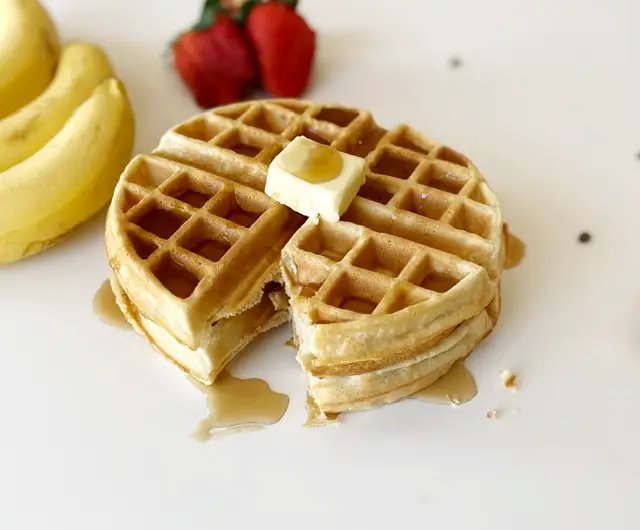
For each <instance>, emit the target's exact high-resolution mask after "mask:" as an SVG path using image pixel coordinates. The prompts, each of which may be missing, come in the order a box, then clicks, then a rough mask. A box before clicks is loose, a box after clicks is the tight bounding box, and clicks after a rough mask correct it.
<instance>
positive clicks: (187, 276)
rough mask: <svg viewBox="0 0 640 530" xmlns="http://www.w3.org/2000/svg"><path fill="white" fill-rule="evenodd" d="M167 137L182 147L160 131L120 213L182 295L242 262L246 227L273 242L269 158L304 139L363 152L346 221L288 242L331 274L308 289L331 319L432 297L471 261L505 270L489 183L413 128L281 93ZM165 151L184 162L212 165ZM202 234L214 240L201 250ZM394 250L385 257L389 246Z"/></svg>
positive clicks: (143, 253)
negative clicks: (354, 228)
mask: <svg viewBox="0 0 640 530" xmlns="http://www.w3.org/2000/svg"><path fill="white" fill-rule="evenodd" d="M168 134H169V135H171V136H172V140H175V141H171V142H169V143H167V142H165V139H164V138H163V142H161V145H160V147H159V149H158V151H157V153H156V154H158V155H160V156H161V157H164V158H163V159H157V160H156V159H154V158H153V157H147V158H146V159H145V161H144V163H145V164H146V167H145V168H144V169H141V170H139V171H137V173H138V175H137V176H132V178H130V179H129V181H128V182H127V183H126V189H125V192H124V195H123V196H124V200H123V204H122V210H123V211H124V212H126V214H125V215H126V230H127V233H128V235H129V237H130V239H131V241H132V244H133V245H134V247H135V248H136V251H137V253H138V255H139V256H140V258H142V259H146V260H147V262H148V265H149V267H150V268H151V270H152V271H154V274H155V275H156V277H157V278H158V279H159V280H160V281H161V282H162V283H163V284H164V285H165V287H167V288H168V289H169V290H170V291H171V292H173V293H174V294H176V295H177V296H179V297H181V298H187V297H189V296H190V295H191V293H193V292H194V290H195V289H196V286H197V285H198V283H199V282H200V281H201V280H202V278H205V277H208V278H213V277H214V276H215V275H216V274H217V273H219V272H220V271H221V270H222V269H223V268H224V266H225V265H226V264H228V263H232V262H233V263H234V264H235V263H237V259H238V256H236V255H235V254H234V252H233V248H234V245H235V244H236V243H237V242H238V241H239V240H240V239H242V238H244V239H245V240H246V241H245V240H243V243H242V245H238V246H239V247H246V246H247V245H248V244H251V243H250V241H249V239H250V235H253V236H257V237H252V238H251V239H252V240H253V241H264V239H265V237H268V234H265V233H261V230H260V226H262V227H268V226H269V225H272V224H273V223H274V218H275V217H276V216H277V215H278V213H277V207H276V206H274V204H276V203H274V202H273V201H271V199H270V198H268V197H267V196H266V195H265V194H264V193H263V190H264V187H265V183H266V176H267V170H268V164H269V163H270V162H271V160H273V158H275V156H277V154H278V153H279V152H280V151H281V150H282V149H284V147H286V145H287V144H288V143H289V142H290V141H291V140H293V139H294V138H295V137H297V136H298V135H305V136H307V137H309V138H311V139H313V140H315V141H318V142H321V143H324V144H327V145H331V146H333V147H335V148H336V149H338V150H340V151H343V152H347V153H350V154H354V155H357V156H362V157H365V158H366V160H367V175H366V176H367V181H366V183H365V185H364V186H363V187H362V188H361V189H360V192H359V194H358V197H356V199H355V200H354V201H353V203H352V204H351V207H350V208H349V210H347V212H346V213H345V214H344V215H343V217H342V221H340V222H338V223H336V224H335V225H333V228H327V227H326V226H325V227H323V226H320V225H318V226H309V225H305V227H304V228H303V229H302V230H301V231H300V232H299V233H298V234H297V235H296V237H295V238H294V240H295V241H297V242H299V250H300V251H301V252H302V253H304V254H307V255H308V256H307V259H310V260H313V259H316V261H317V260H318V259H320V260H321V261H322V262H323V263H322V267H320V268H321V269H322V270H324V271H325V272H326V273H327V275H326V277H325V278H322V279H320V280H319V281H314V282H313V283H309V284H308V285H307V286H306V291H305V292H306V294H310V295H312V296H313V297H315V298H318V299H319V300H321V301H322V302H323V307H325V309H324V310H323V311H324V312H326V313H327V317H328V318H329V313H330V314H331V317H330V318H329V321H333V319H334V318H335V319H337V320H348V319H353V318H354V314H384V313H387V312H393V311H398V310H399V309H401V308H403V307H407V306H408V305H413V304H415V303H418V302H420V301H424V300H427V299H429V298H430V297H432V296H433V293H434V292H436V293H438V292H445V291H446V290H448V289H449V288H450V287H452V286H453V285H455V284H457V283H458V282H459V281H461V280H462V279H463V278H464V277H465V276H466V275H467V274H468V273H469V271H470V270H473V269H474V267H473V263H475V264H477V265H480V266H482V267H485V268H486V269H487V271H488V273H489V275H490V276H491V277H494V278H495V277H497V276H498V275H499V273H500V271H499V267H498V266H497V265H496V264H495V263H494V261H497V260H492V256H493V255H495V249H496V248H497V245H499V238H500V233H501V223H500V222H499V217H498V215H497V205H496V204H489V200H487V198H488V195H487V194H486V192H485V189H484V186H485V184H484V182H483V179H482V177H481V176H480V175H479V173H478V172H477V170H476V169H475V168H474V167H473V165H472V164H470V162H469V161H468V160H467V159H466V158H465V157H463V156H462V155H460V154H458V153H456V152H455V151H453V150H452V149H450V148H448V147H446V146H442V145H437V144H435V143H431V142H428V141H426V140H425V139H424V138H423V137H422V136H420V135H418V134H415V133H414V132H413V130H412V129H411V128H409V127H407V126H404V125H403V126H400V127H396V128H395V129H393V130H386V129H383V128H381V127H380V126H378V125H377V124H376V123H375V121H374V120H373V117H372V116H371V114H370V113H368V112H366V111H361V110H353V109H346V108H343V107H338V106H330V105H327V106H322V105H316V104H311V103H307V102H302V101H295V100H286V101H285V100H274V101H272V102H269V101H258V102H249V103H240V104H236V105H231V106H228V107H222V108H220V109H215V110H214V111H211V112H207V113H204V114H201V115H199V116H196V117H195V118H193V119H192V120H189V121H187V122H185V123H183V124H181V125H178V126H177V127H175V128H174V129H173V130H172V131H170V132H169V133H168ZM175 146H177V147H175ZM238 155H239V156H238ZM165 159H173V160H174V161H182V160H185V159H187V160H188V161H189V165H191V166H197V167H198V168H200V169H202V170H204V171H199V170H198V169H196V168H192V167H186V166H184V165H181V164H178V166H180V167H174V166H175V164H174V166H171V163H170V162H169V161H168V160H165ZM167 172H168V174H167ZM217 175H220V177H218V176H217ZM221 177H222V178H221ZM232 181H233V182H232ZM154 185H156V186H157V187H155V189H152V188H153V186H154ZM242 185H245V186H247V187H246V188H245V187H244V186H242ZM249 188H251V189H249ZM238 211H239V212H240V216H239V217H238V219H234V212H236V213H237V212H238ZM154 217H155V218H157V221H158V225H159V226H160V227H159V228H156V227H155V226H154V224H155V223H154ZM245 219H246V221H245ZM236 221H237V222H236ZM348 222H353V223H355V224H358V225H362V226H363V227H365V228H366V229H367V230H366V231H365V234H366V235H365V236H363V238H362V240H361V241H356V239H354V237H351V236H345V235H344V234H346V233H348V232H349V229H348V228H347V227H348V226H350V225H349V224H348ZM300 224H302V223H301V222H300ZM280 226H282V223H280ZM254 227H255V228H254ZM331 230H333V231H334V232H335V233H333V234H329V231H331ZM274 233H276V232H274ZM194 234H200V235H199V236H195V235H194ZM201 234H207V236H206V238H205V239H206V243H207V244H206V245H205V247H204V250H203V249H202V248H200V247H199V246H198V245H200V244H201V243H203V241H199V239H201V237H202V236H201ZM314 234H315V235H314ZM388 235H391V236H395V237H399V238H401V239H402V240H403V242H402V244H398V242H397V241H395V240H394V237H388ZM271 238H272V239H273V236H271ZM347 240H348V241H349V243H348V244H347V246H346V247H345V248H342V249H338V250H336V246H340V244H342V243H344V242H345V241H347ZM314 241H315V242H314ZM322 241H324V242H325V244H323V243H322ZM340 241H342V243H340ZM318 242H320V243H318ZM245 243H246V244H245ZM345 244H346V243H345ZM394 245H395V247H396V250H395V251H394V256H393V259H389V258H390V256H389V254H388V253H386V254H385V251H384V249H385V248H392V247H394ZM409 249H411V250H409ZM439 251H442V252H439ZM327 252H328V253H335V252H337V253H338V258H339V259H336V255H334V256H333V257H331V256H327V255H326V253H327ZM323 253H324V255H323ZM314 256H315V258H314ZM328 257H329V258H330V259H327V258H328ZM463 260H464V261H463ZM468 262H472V263H468ZM383 269H384V270H385V271H386V272H383V273H382V274H381V271H382V270H383ZM330 271H333V272H331V273H330ZM390 272H391V274H389V273H390ZM372 275H373V276H372ZM374 276H375V277H376V278H377V279H376V280H375V281H374ZM445 287H446V288H445ZM312 291H313V292H312ZM354 291H358V292H361V293H366V297H365V298H363V297H362V296H359V297H357V300H356V303H353V300H351V299H352V298H355V297H353V296H347V295H349V294H353V293H354ZM316 294H317V296H316ZM329 307H331V310H329V309H328V308H329ZM345 307H347V308H350V309H345Z"/></svg>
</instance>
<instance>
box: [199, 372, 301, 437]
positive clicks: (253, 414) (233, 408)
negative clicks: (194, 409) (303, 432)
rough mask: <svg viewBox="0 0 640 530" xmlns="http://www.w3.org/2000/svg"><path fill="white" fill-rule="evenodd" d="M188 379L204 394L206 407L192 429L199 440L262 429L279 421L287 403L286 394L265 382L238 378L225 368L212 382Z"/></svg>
mask: <svg viewBox="0 0 640 530" xmlns="http://www.w3.org/2000/svg"><path fill="white" fill-rule="evenodd" d="M191 382H192V383H193V384H194V385H195V386H196V387H197V388H198V389H199V390H200V391H202V392H203V393H204V394H205V396H206V399H207V408H208V409H209V416H207V418H205V419H204V420H202V421H201V422H200V423H199V424H198V426H197V428H196V430H195V432H194V437H195V438H196V440H198V441H206V440H208V439H209V438H211V437H212V436H215V435H219V434H235V433H238V432H247V431H255V430H260V429H263V428H265V427H267V426H268V425H273V424H274V423H277V422H278V421H280V419H281V418H282V416H284V413H285V412H286V411H287V407H288V406H289V397H288V396H287V395H285V394H280V393H278V392H275V391H274V390H272V389H271V387H270V386H269V384H268V383H267V382H266V381H263V380H262V379H239V378H237V377H234V376H232V375H231V374H230V373H229V372H227V371H226V370H225V371H223V372H222V373H221V374H220V375H219V376H218V377H217V378H216V381H215V382H214V383H213V384H212V385H203V384H201V383H199V382H197V381H194V380H191Z"/></svg>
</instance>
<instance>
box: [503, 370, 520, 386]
mask: <svg viewBox="0 0 640 530" xmlns="http://www.w3.org/2000/svg"><path fill="white" fill-rule="evenodd" d="M500 379H501V380H502V384H503V385H504V387H505V388H508V389H509V390H514V391H515V390H518V377H517V376H516V374H514V373H513V372H511V371H509V370H502V371H501V372H500Z"/></svg>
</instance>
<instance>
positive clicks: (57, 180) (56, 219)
mask: <svg viewBox="0 0 640 530" xmlns="http://www.w3.org/2000/svg"><path fill="white" fill-rule="evenodd" d="M133 140H134V117H133V111H132V109H131V105H130V102H129V98H128V96H127V93H126V89H125V88H124V86H123V85H122V83H120V81H118V80H116V79H113V78H110V79H107V80H105V81H103V82H102V83H100V85H98V86H97V87H96V89H95V90H94V92H93V94H92V95H91V96H90V97H89V98H88V99H87V100H86V101H85V102H84V103H82V104H81V105H80V106H79V107H78V108H77V109H76V111H75V112H74V113H73V115H72V116H71V118H69V120H68V121H67V122H66V123H65V125H64V126H63V127H62V129H61V130H60V132H59V133H58V134H57V135H56V136H54V137H53V139H52V140H51V141H50V142H49V143H48V144H46V145H45V146H44V147H43V148H42V149H40V151H38V152H37V153H35V154H34V155H33V156H31V157H30V158H28V159H27V160H25V161H24V162H21V163H20V164H17V165H15V166H13V167H12V168H11V169H8V170H7V171H4V172H3V173H0V205H1V206H0V263H9V262H12V261H17V260H19V259H21V258H25V257H27V256H29V255H32V254H36V253H38V252H41V251H43V250H45V249H46V248H48V247H50V246H52V245H53V244H55V243H57V242H58V240H59V239H60V238H61V237H62V236H64V235H65V234H67V233H68V232H70V231H71V230H72V229H73V228H75V227H76V226H77V225H79V224H80V223H82V222H84V221H85V220H87V219H88V218H90V217H91V216H93V215H94V214H95V213H97V212H98V211H99V210H100V209H102V208H103V207H104V206H105V205H106V204H107V203H108V202H109V200H110V199H111V197H112V194H113V190H114V188H115V185H116V183H117V181H118V178H119V177H120V173H121V172H122V170H123V169H124V167H125V166H126V165H127V163H128V162H129V159H130V157H131V154H132V150H133Z"/></svg>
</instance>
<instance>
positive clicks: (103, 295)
mask: <svg viewBox="0 0 640 530" xmlns="http://www.w3.org/2000/svg"><path fill="white" fill-rule="evenodd" d="M93 312H94V313H95V314H96V315H98V317H99V318H100V320H102V321H103V322H105V323H107V324H109V325H110V326H115V327H118V328H123V329H129V328H130V325H129V322H127V319H126V318H125V316H124V315H123V314H122V311H120V308H119V307H118V304H117V303H116V297H115V295H114V294H113V289H111V283H110V282H109V280H106V281H104V282H103V283H102V285H101V286H100V288H99V289H98V292H96V294H95V296H94V297H93Z"/></svg>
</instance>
